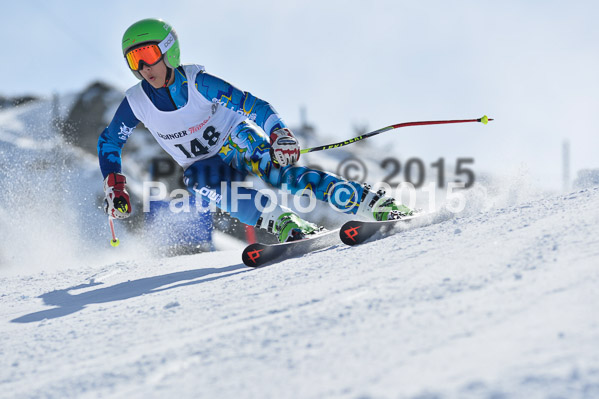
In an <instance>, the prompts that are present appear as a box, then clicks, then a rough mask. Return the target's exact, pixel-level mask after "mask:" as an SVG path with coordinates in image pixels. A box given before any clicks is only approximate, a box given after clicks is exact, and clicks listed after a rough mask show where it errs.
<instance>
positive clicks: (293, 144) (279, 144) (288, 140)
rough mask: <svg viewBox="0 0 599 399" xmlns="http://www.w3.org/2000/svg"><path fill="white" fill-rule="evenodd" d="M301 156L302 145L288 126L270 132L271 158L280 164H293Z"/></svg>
mask: <svg viewBox="0 0 599 399" xmlns="http://www.w3.org/2000/svg"><path fill="white" fill-rule="evenodd" d="M299 157H300V145H299V142H298V141H297V139H296V138H295V137H294V136H293V133H291V130H289V129H287V128H281V129H277V130H275V131H274V132H272V133H271V134H270V158H271V159H272V161H273V162H274V163H276V164H278V165H280V166H288V165H293V164H294V163H296V162H297V161H298V159H299Z"/></svg>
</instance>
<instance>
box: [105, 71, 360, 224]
mask: <svg viewBox="0 0 599 399" xmlns="http://www.w3.org/2000/svg"><path fill="white" fill-rule="evenodd" d="M189 82H194V84H192V85H189ZM194 86H195V87H194ZM140 122H143V124H144V125H145V126H146V127H147V128H148V130H149V131H150V132H151V133H152V135H153V136H154V138H155V139H156V141H157V142H158V144H160V146H161V147H162V148H163V149H164V150H165V151H166V152H167V153H168V154H169V155H170V156H171V157H173V159H174V160H175V161H176V162H177V163H178V164H179V165H181V166H182V167H183V169H184V171H185V172H184V176H185V183H186V185H187V188H188V190H189V191H190V192H191V193H192V194H194V195H197V196H200V197H202V199H204V200H206V201H212V202H214V203H216V205H217V206H218V207H219V208H221V209H223V210H224V211H226V212H229V213H230V214H231V216H233V217H235V218H237V219H239V220H240V221H241V222H243V223H245V224H248V225H255V224H256V223H257V221H258V219H259V217H260V215H261V209H260V207H259V206H257V204H259V205H261V206H262V207H264V206H267V204H268V202H269V198H268V197H267V196H264V195H262V194H260V193H259V192H258V191H257V190H254V189H251V188H244V187H239V188H237V192H238V193H239V194H242V195H240V196H238V198H243V199H238V198H233V196H232V195H226V194H225V193H224V192H223V189H224V190H226V191H227V193H231V181H228V180H227V179H226V178H224V179H225V180H224V183H225V184H224V185H223V184H221V183H222V182H221V180H222V179H223V176H230V175H231V173H228V174H224V175H223V173H222V168H223V167H224V168H234V169H236V170H238V171H241V172H245V173H252V174H253V175H256V176H258V177H260V178H261V179H262V180H264V181H265V182H267V183H268V184H270V185H271V186H273V187H275V188H281V187H282V185H283V184H286V185H287V188H288V189H289V191H291V193H293V194H296V195H306V194H309V193H310V192H311V193H313V194H314V195H315V196H316V198H317V199H319V200H322V201H327V202H329V203H331V204H332V205H334V206H335V207H336V208H338V209H340V210H342V211H344V212H348V213H355V212H356V210H357V207H358V205H359V201H360V199H361V197H362V192H363V187H362V186H361V185H360V184H358V183H356V182H350V181H346V180H343V179H341V178H340V177H338V176H335V175H333V174H330V173H326V172H322V171H318V170H313V169H309V168H306V167H302V166H294V165H290V166H287V167H278V165H275V164H273V162H272V161H271V158H270V142H269V136H270V134H271V133H272V132H273V131H275V130H276V129H279V128H282V127H287V126H286V125H285V123H284V122H283V120H282V119H281V117H280V116H279V115H278V114H277V112H276V111H275V109H274V108H273V107H272V106H271V105H270V104H269V103H267V102H266V101H264V100H261V99H259V98H257V97H254V96H253V95H251V94H250V93H248V92H244V91H241V90H239V89H237V88H236V87H234V86H232V85H230V84H229V83H227V82H225V81H224V80H222V79H220V78H218V77H216V76H214V75H211V74H208V73H206V72H205V71H204V68H203V67H202V66H199V65H185V66H180V67H178V68H177V69H176V70H175V80H174V82H173V83H172V84H171V85H170V86H168V87H165V88H160V89H155V88H153V87H152V86H151V85H150V84H149V83H148V82H146V81H145V80H142V81H141V82H140V83H139V84H137V85H135V86H133V87H132V88H130V89H129V90H127V92H126V97H125V99H124V100H123V101H122V102H121V104H120V106H119V108H118V109H117V111H116V113H115V115H114V118H113V119H112V121H111V122H110V124H109V125H108V127H107V128H106V129H105V130H104V131H103V132H102V134H101V135H100V138H99V140H98V157H99V161H100V169H101V171H102V174H103V175H104V177H106V176H107V175H108V174H109V173H112V172H119V173H120V172H121V150H122V148H123V146H124V144H125V143H126V142H127V139H128V138H129V136H130V135H131V133H132V132H133V130H134V128H135V127H136V126H137V125H138V124H139V123H140ZM205 170H209V171H210V173H211V174H212V175H210V176H208V177H206V176H205V173H204V171H205ZM200 172H201V173H200ZM223 186H224V187H223ZM337 190H339V191H337ZM223 194H225V195H223ZM223 199H224V200H223ZM232 201H236V204H233V203H232Z"/></svg>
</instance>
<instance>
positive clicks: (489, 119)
mask: <svg viewBox="0 0 599 399" xmlns="http://www.w3.org/2000/svg"><path fill="white" fill-rule="evenodd" d="M492 120H493V119H491V118H489V117H488V116H487V115H483V117H482V118H480V119H479V121H480V122H482V123H483V124H484V125H486V124H487V123H489V121H492Z"/></svg>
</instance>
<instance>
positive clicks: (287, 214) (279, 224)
mask: <svg viewBox="0 0 599 399" xmlns="http://www.w3.org/2000/svg"><path fill="white" fill-rule="evenodd" d="M256 227H257V228H261V229H264V230H266V231H268V232H269V233H271V234H274V235H275V236H276V237H277V239H278V240H279V242H281V243H283V242H290V241H297V240H302V239H304V238H307V237H308V236H310V235H311V234H316V233H318V232H320V231H323V230H324V229H323V227H319V226H317V225H315V224H314V223H310V222H307V221H305V220H303V219H302V218H300V217H299V216H298V215H296V214H295V213H293V212H292V211H291V209H288V208H284V207H281V206H279V205H277V206H276V208H275V209H274V210H273V211H272V212H264V213H262V215H261V216H260V218H259V219H258V222H257V223H256Z"/></svg>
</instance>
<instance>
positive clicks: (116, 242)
mask: <svg viewBox="0 0 599 399" xmlns="http://www.w3.org/2000/svg"><path fill="white" fill-rule="evenodd" d="M108 224H109V225H110V232H111V233H112V239H111V240H110V245H112V246H113V247H118V246H119V244H120V243H121V242H120V241H119V239H118V238H116V234H115V232H114V221H113V219H112V218H111V217H110V216H108Z"/></svg>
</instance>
